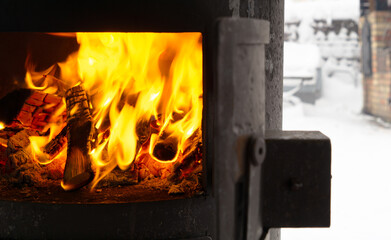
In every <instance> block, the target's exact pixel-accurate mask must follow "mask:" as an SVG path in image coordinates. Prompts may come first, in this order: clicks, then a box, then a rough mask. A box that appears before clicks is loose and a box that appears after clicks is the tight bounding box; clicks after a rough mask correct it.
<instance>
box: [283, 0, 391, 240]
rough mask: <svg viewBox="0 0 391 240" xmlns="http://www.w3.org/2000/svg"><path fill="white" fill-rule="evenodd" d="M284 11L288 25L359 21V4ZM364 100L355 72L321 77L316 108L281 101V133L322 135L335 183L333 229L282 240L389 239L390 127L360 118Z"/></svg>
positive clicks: (331, 1)
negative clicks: (325, 138)
mask: <svg viewBox="0 0 391 240" xmlns="http://www.w3.org/2000/svg"><path fill="white" fill-rule="evenodd" d="M330 7H331V8H330ZM285 11H286V16H285V18H286V20H292V19H294V18H306V19H307V20H306V21H308V22H311V21H312V20H311V19H312V18H316V17H319V16H323V17H325V18H329V19H332V18H337V17H345V18H346V17H349V18H353V19H356V20H357V21H358V18H359V0H312V1H311V0H286V8H285ZM302 31H303V32H306V31H308V32H310V30H308V29H304V30H302ZM311 41H313V38H312V37H308V38H307V40H306V41H304V40H303V42H305V43H306V42H311ZM325 65H327V64H325ZM326 67H327V66H326ZM328 67H331V68H332V67H333V66H332V65H331V66H328ZM357 71H358V69H357ZM362 96H363V95H362V84H361V78H360V74H359V72H357V74H356V75H352V74H350V73H348V72H336V73H335V74H333V75H332V76H328V75H327V74H323V96H322V97H321V98H320V99H318V100H317V101H316V103H315V104H314V105H312V104H305V103H302V102H301V101H300V99H298V98H296V97H294V96H284V108H283V129H284V130H320V131H322V132H323V133H324V134H325V135H327V136H328V137H330V138H331V142H332V176H333V178H332V186H331V189H332V192H331V194H332V199H331V227H330V228H312V229H310V228H303V229H282V239H283V240H318V239H319V240H322V239H328V240H329V239H333V240H334V239H344V240H345V239H354V240H361V239H363V240H364V239H365V240H368V239H376V240H382V239H391V231H389V230H388V227H389V226H390V223H391V217H390V215H391V124H389V123H385V122H382V121H381V120H379V119H377V118H374V117H371V116H368V115H364V114H362V112H361V111H362V103H363V99H362Z"/></svg>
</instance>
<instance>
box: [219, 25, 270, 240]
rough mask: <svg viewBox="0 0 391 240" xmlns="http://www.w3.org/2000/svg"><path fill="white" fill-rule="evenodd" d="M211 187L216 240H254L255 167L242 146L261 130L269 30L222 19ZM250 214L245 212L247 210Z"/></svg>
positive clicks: (258, 232) (257, 213)
mask: <svg viewBox="0 0 391 240" xmlns="http://www.w3.org/2000/svg"><path fill="white" fill-rule="evenodd" d="M217 30H218V44H217V77H216V80H217V83H216V87H215V92H214V93H215V94H214V95H215V96H216V102H215V104H214V105H215V111H216V115H215V125H214V132H215V136H214V139H215V142H214V145H213V146H214V151H215V152H214V161H215V169H219V170H218V171H217V170H216V171H215V172H214V173H215V174H214V180H215V181H214V186H215V189H216V192H215V194H216V200H217V202H216V206H217V218H218V222H217V233H218V239H259V238H260V236H261V234H262V228H261V222H260V211H259V197H260V193H259V189H260V188H259V187H260V186H259V183H260V165H258V166H255V165H252V166H251V167H250V168H249V157H248V154H247V150H248V148H247V142H248V139H249V138H250V137H251V136H256V137H262V136H263V132H264V128H265V112H264V111H265V109H264V105H265V94H264V90H265V89H264V83H265V77H264V75H265V68H264V54H265V43H267V42H268V41H269V24H268V22H266V21H261V20H254V19H240V18H236V19H235V18H225V19H222V20H220V21H219V23H218V29H217ZM250 209H251V210H250Z"/></svg>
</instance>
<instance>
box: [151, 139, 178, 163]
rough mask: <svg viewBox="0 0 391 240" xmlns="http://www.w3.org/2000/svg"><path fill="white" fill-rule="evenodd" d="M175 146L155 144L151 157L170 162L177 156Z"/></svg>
mask: <svg viewBox="0 0 391 240" xmlns="http://www.w3.org/2000/svg"><path fill="white" fill-rule="evenodd" d="M177 151H178V149H177V144H173V143H165V142H162V143H157V144H156V145H155V148H154V149H153V156H154V157H156V158H157V159H159V160H161V161H171V160H173V159H174V158H175V156H176V154H177Z"/></svg>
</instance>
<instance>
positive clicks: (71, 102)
mask: <svg viewBox="0 0 391 240" xmlns="http://www.w3.org/2000/svg"><path fill="white" fill-rule="evenodd" d="M66 103H67V119H68V120H67V125H68V127H67V138H68V152H67V160H66V164H65V169H64V178H63V182H62V186H63V188H64V190H66V191H72V190H77V189H79V188H81V187H83V186H85V185H87V184H88V183H90V182H91V181H92V179H93V178H94V173H93V171H92V169H91V159H90V155H89V152H90V151H91V142H92V138H93V130H94V127H93V124H92V118H91V113H90V109H89V102H88V98H87V94H86V92H85V91H84V89H83V88H82V86H81V85H79V86H76V87H73V88H71V89H69V90H68V91H67V92H66Z"/></svg>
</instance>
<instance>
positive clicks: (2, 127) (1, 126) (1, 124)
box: [0, 122, 5, 130]
mask: <svg viewBox="0 0 391 240" xmlns="http://www.w3.org/2000/svg"><path fill="white" fill-rule="evenodd" d="M4 128H5V125H4V123H2V122H0V130H2V129H4Z"/></svg>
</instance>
